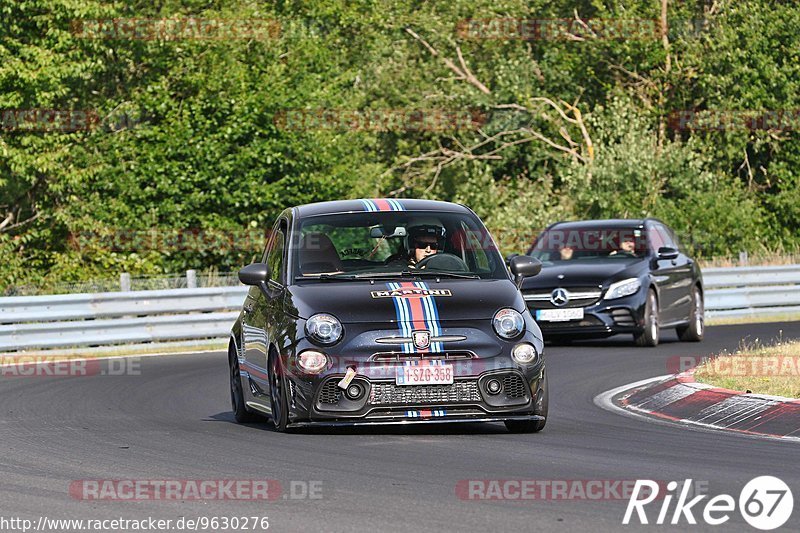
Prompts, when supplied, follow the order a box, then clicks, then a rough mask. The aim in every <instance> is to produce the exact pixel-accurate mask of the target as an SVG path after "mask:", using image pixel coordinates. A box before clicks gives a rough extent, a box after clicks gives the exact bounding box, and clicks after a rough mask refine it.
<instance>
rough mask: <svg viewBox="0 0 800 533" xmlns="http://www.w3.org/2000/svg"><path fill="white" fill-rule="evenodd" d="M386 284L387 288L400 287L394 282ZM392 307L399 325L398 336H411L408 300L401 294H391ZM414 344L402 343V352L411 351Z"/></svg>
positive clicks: (395, 288) (394, 288) (393, 289)
mask: <svg viewBox="0 0 800 533" xmlns="http://www.w3.org/2000/svg"><path fill="white" fill-rule="evenodd" d="M386 286H387V287H388V288H389V290H392V291H396V290H398V289H399V288H400V284H399V283H396V282H392V283H387V284H386ZM392 301H393V302H394V309H395V313H396V316H397V324H398V326H399V327H400V336H401V337H406V338H411V329H412V326H411V310H410V308H409V306H408V301H407V299H406V298H403V297H402V296H393V297H392ZM413 352H414V344H413V343H412V342H405V343H403V353H413Z"/></svg>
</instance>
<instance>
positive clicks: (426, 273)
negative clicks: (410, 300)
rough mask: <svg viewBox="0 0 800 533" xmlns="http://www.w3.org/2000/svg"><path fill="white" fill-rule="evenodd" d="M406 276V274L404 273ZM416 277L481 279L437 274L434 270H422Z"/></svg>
mask: <svg viewBox="0 0 800 533" xmlns="http://www.w3.org/2000/svg"><path fill="white" fill-rule="evenodd" d="M404 274H405V272H404ZM413 275H414V276H420V277H423V276H424V277H436V278H459V279H481V277H480V276H479V275H477V274H462V273H460V272H436V271H433V270H420V271H419V272H415V273H414V274H413Z"/></svg>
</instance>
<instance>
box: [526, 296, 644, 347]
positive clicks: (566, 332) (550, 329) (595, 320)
mask: <svg viewBox="0 0 800 533" xmlns="http://www.w3.org/2000/svg"><path fill="white" fill-rule="evenodd" d="M646 293H647V291H644V290H641V289H640V290H639V292H637V293H636V294H633V295H631V296H626V297H624V298H619V299H616V300H598V301H597V302H595V303H593V304H591V305H589V306H586V307H584V308H583V318H582V319H577V320H567V321H559V322H549V321H546V320H540V319H539V318H537V313H536V311H537V307H536V306H535V305H532V304H533V302H527V303H528V309H529V310H530V312H531V315H533V317H534V318H535V319H536V322H537V324H539V328H540V329H541V330H542V334H543V335H544V336H545V339H549V338H553V337H570V338H572V339H580V338H600V337H610V336H611V335H616V334H619V333H640V332H641V331H642V330H643V329H644V311H645V304H646V298H645V296H646Z"/></svg>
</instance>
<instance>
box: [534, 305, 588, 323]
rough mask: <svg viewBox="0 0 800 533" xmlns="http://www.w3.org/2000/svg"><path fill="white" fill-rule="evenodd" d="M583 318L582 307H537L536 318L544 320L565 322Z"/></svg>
mask: <svg viewBox="0 0 800 533" xmlns="http://www.w3.org/2000/svg"><path fill="white" fill-rule="evenodd" d="M582 318H583V307H571V308H569V309H537V310H536V320H542V321H544V322H566V321H568V320H580V319H582Z"/></svg>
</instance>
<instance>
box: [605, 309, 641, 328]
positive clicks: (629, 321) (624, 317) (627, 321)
mask: <svg viewBox="0 0 800 533" xmlns="http://www.w3.org/2000/svg"><path fill="white" fill-rule="evenodd" d="M611 318H613V319H614V323H615V324H617V325H618V326H635V325H636V321H635V320H634V318H633V315H632V314H631V312H630V311H629V310H628V309H612V310H611Z"/></svg>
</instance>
